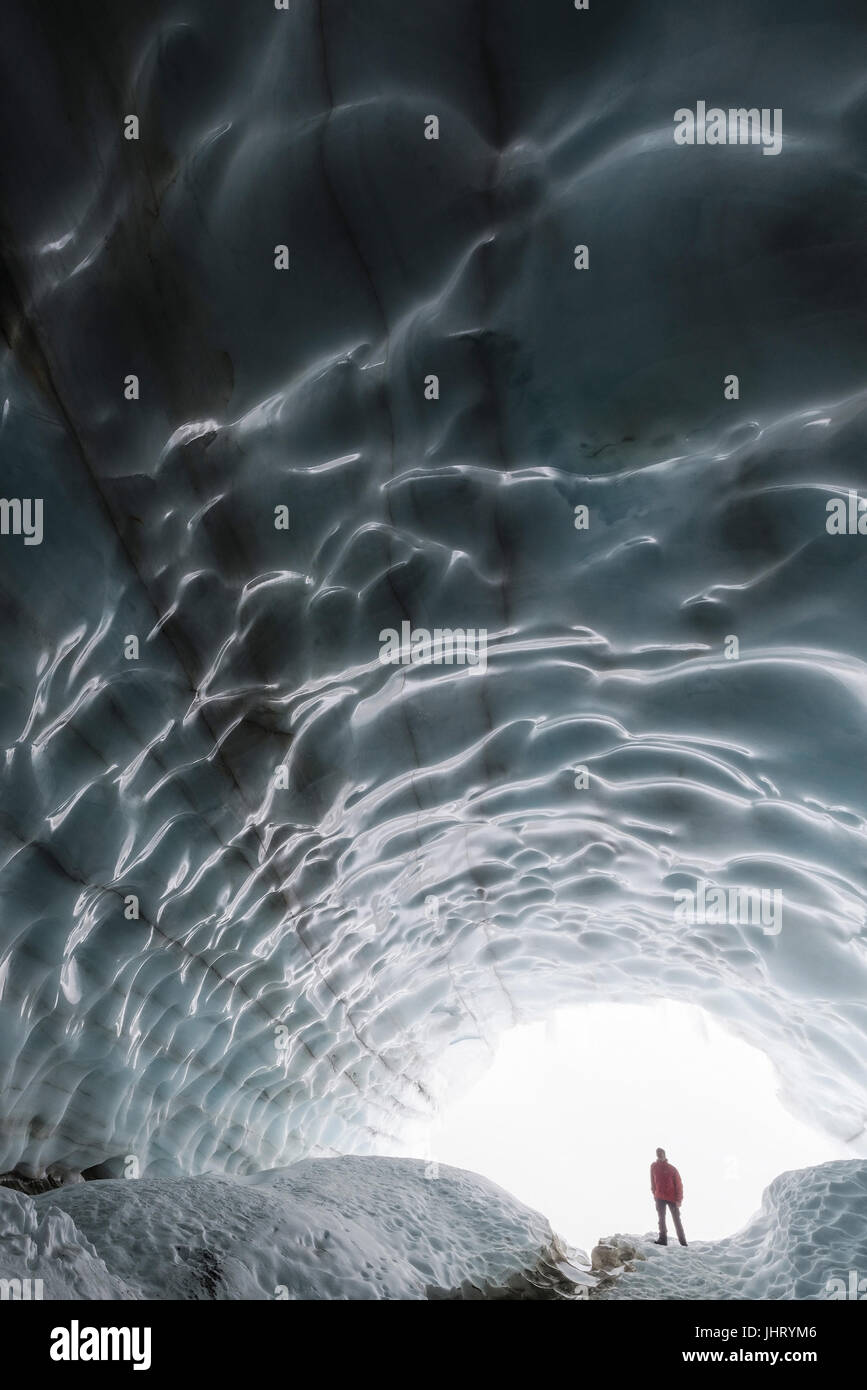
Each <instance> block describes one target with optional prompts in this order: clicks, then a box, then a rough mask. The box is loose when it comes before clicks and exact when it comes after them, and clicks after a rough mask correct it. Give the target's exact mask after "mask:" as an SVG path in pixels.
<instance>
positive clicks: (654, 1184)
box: [650, 1158, 683, 1202]
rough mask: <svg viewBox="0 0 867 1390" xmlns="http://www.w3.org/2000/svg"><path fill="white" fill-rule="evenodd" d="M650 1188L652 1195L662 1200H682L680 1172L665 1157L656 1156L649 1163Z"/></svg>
mask: <svg viewBox="0 0 867 1390" xmlns="http://www.w3.org/2000/svg"><path fill="white" fill-rule="evenodd" d="M650 1188H651V1191H652V1192H653V1195H654V1197H656V1198H657V1199H658V1200H660V1201H663V1202H682V1201H683V1183H682V1182H681V1180H680V1173H679V1172H678V1171H677V1169H676V1168H675V1166H674V1164H673V1163H669V1162H668V1159H666V1158H658V1159H657V1160H656V1162H655V1163H651V1165H650Z"/></svg>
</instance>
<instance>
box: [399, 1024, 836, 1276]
mask: <svg viewBox="0 0 867 1390" xmlns="http://www.w3.org/2000/svg"><path fill="white" fill-rule="evenodd" d="M657 1145H659V1146H661V1147H662V1148H664V1149H665V1150H666V1152H667V1155H668V1158H669V1159H670V1161H671V1162H672V1163H674V1164H675V1166H676V1167H677V1168H678V1169H679V1170H680V1173H681V1177H682V1178H683V1185H684V1199H683V1208H682V1216H683V1222H684V1227H685V1230H686V1236H687V1239H688V1240H689V1239H694V1240H718V1239H719V1238H720V1237H722V1236H726V1235H732V1234H734V1232H735V1231H737V1230H739V1229H740V1227H741V1226H743V1225H744V1223H745V1222H746V1221H747V1220H748V1219H749V1217H750V1216H751V1215H752V1214H753V1212H755V1211H756V1210H757V1209H758V1207H759V1205H760V1203H761V1195H762V1192H763V1190H764V1188H765V1187H766V1186H767V1185H768V1183H769V1182H770V1181H771V1180H772V1179H773V1178H775V1177H776V1176H777V1175H778V1174H779V1173H782V1172H785V1171H786V1170H787V1169H790V1168H805V1167H809V1166H812V1165H813V1164H817V1163H826V1162H828V1161H829V1160H831V1159H837V1158H851V1156H852V1155H851V1153H849V1152H848V1151H847V1150H846V1148H845V1147H844V1146H843V1145H842V1144H840V1143H836V1142H835V1141H834V1140H833V1139H830V1138H826V1137H825V1136H823V1135H822V1134H820V1133H818V1132H816V1131H814V1130H812V1129H810V1128H809V1127H808V1126H807V1125H805V1124H803V1123H801V1122H799V1121H798V1120H796V1119H795V1118H794V1117H793V1116H792V1115H791V1114H790V1113H789V1112H788V1111H787V1110H785V1109H784V1108H783V1106H782V1104H781V1102H780V1100H779V1099H778V1097H777V1081H776V1076H775V1072H774V1068H773V1066H772V1064H771V1062H770V1061H769V1059H768V1058H767V1057H766V1056H765V1055H764V1053H761V1052H759V1051H757V1050H756V1049H755V1048H753V1047H750V1046H749V1045H748V1044H746V1043H744V1042H741V1041H740V1040H739V1039H737V1038H735V1037H733V1036H732V1035H731V1034H730V1033H727V1032H726V1031H725V1030H724V1029H723V1028H721V1027H720V1026H719V1025H718V1024H717V1023H716V1022H715V1021H714V1020H713V1019H711V1018H710V1016H709V1015H708V1014H706V1013H705V1012H704V1010H702V1009H700V1008H697V1007H693V1006H690V1005H687V1004H675V1003H671V1002H667V1001H666V1002H658V1003H653V1004H649V1005H634V1006H633V1005H626V1004H594V1005H588V1006H585V1007H582V1008H575V1009H565V1010H562V1011H560V1012H559V1013H557V1014H556V1015H555V1017H554V1018H553V1019H552V1020H551V1021H550V1022H548V1023H538V1024H529V1025H527V1026H525V1027H520V1028H514V1029H512V1030H511V1031H510V1032H508V1033H506V1034H504V1036H503V1038H502V1040H501V1044H500V1047H499V1049H498V1052H497V1055H496V1058H495V1060H494V1062H493V1064H492V1066H491V1067H490V1068H489V1070H488V1071H487V1072H485V1074H484V1075H483V1076H482V1077H481V1078H480V1079H479V1080H478V1081H477V1082H476V1083H475V1084H474V1085H472V1086H471V1088H470V1089H469V1090H468V1091H467V1092H466V1093H465V1094H464V1095H463V1096H462V1097H460V1099H457V1100H455V1101H454V1102H446V1105H445V1106H444V1107H443V1111H442V1113H441V1114H440V1115H439V1117H438V1119H437V1121H436V1122H435V1124H434V1126H433V1128H432V1131H431V1136H430V1145H429V1148H428V1149H427V1151H426V1152H424V1153H421V1152H419V1156H422V1157H431V1158H433V1159H436V1160H438V1161H439V1162H440V1163H450V1164H452V1165H454V1166H455V1167H457V1168H469V1169H472V1170H473V1171H475V1172H477V1173H483V1174H484V1175H485V1176H486V1177H488V1178H491V1179H492V1180H493V1181H494V1182H496V1183H499V1185H500V1186H501V1187H505V1188H506V1189H507V1190H508V1191H509V1192H511V1193H513V1194H514V1196H516V1197H518V1198H520V1200H521V1201H523V1202H525V1203H526V1204H527V1205H528V1206H531V1207H535V1208H536V1209H537V1210H538V1211H541V1212H542V1213H544V1215H545V1216H547V1217H548V1219H549V1220H550V1222H551V1225H552V1226H553V1228H554V1230H555V1231H557V1232H558V1233H559V1234H560V1235H562V1236H565V1237H566V1239H567V1240H569V1241H571V1242H572V1243H574V1244H576V1245H579V1246H582V1247H584V1248H585V1249H588V1250H589V1249H590V1247H591V1246H592V1245H594V1244H595V1243H596V1241H597V1240H598V1239H599V1237H600V1236H607V1235H613V1234H614V1233H615V1232H624V1233H626V1232H629V1233H632V1234H636V1235H642V1234H644V1233H649V1232H651V1231H653V1232H654V1233H655V1227H656V1213H655V1209H654V1206H653V1200H652V1198H651V1195H650V1178H649V1169H650V1164H651V1162H652V1161H653V1158H654V1156H655V1153H654V1151H655V1149H656V1147H657ZM670 1226H671V1222H670V1220H669V1228H670ZM669 1239H670V1241H675V1240H676V1237H674V1235H673V1232H672V1231H671V1230H670V1229H669Z"/></svg>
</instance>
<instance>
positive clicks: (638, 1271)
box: [593, 1160, 867, 1299]
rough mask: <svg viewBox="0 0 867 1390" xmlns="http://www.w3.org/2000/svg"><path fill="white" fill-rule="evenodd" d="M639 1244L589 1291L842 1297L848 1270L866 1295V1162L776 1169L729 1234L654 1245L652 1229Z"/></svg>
mask: <svg viewBox="0 0 867 1390" xmlns="http://www.w3.org/2000/svg"><path fill="white" fill-rule="evenodd" d="M687 1234H689V1232H688V1230H687ZM669 1240H671V1235H669ZM640 1250H641V1253H642V1254H643V1255H644V1256H645V1260H644V1261H636V1262H635V1265H634V1269H633V1271H632V1272H631V1273H629V1274H626V1275H624V1276H623V1277H622V1278H621V1279H619V1280H617V1281H616V1282H615V1283H614V1284H612V1286H611V1287H610V1288H608V1289H600V1290H599V1291H598V1292H597V1291H594V1294H593V1297H594V1298H605V1299H624V1298H630V1299H631V1298H651V1299H705V1298H713V1299H719V1298H726V1299H728V1298H749V1299H791V1298H794V1299H805V1298H810V1299H828V1298H836V1297H841V1296H843V1297H848V1296H849V1292H848V1291H849V1289H850V1287H852V1286H853V1284H852V1280H851V1275H852V1273H853V1272H854V1273H855V1275H856V1278H855V1281H854V1284H855V1285H857V1283H858V1281H859V1280H863V1281H864V1282H863V1287H862V1288H861V1290H860V1296H863V1297H865V1298H867V1163H864V1162H863V1161H858V1160H853V1161H850V1162H844V1163H823V1164H821V1165H820V1166H819V1167H817V1168H802V1169H799V1170H797V1171H795V1172H791V1173H782V1174H781V1175H780V1176H779V1177H778V1178H775V1179H774V1181H773V1182H772V1183H771V1185H770V1187H768V1188H767V1190H766V1191H765V1193H764V1196H763V1198H762V1206H761V1209H760V1210H759V1211H758V1212H757V1213H756V1214H755V1216H754V1217H753V1218H752V1220H751V1221H748V1222H747V1224H746V1226H744V1228H743V1230H741V1231H738V1232H737V1233H736V1234H735V1235H733V1236H728V1237H727V1238H726V1239H725V1240H719V1241H695V1242H693V1243H691V1244H690V1245H689V1246H688V1248H687V1249H685V1250H683V1249H681V1247H680V1246H679V1245H677V1243H676V1242H675V1243H674V1244H669V1245H667V1246H664V1247H660V1246H657V1245H654V1244H653V1243H652V1237H650V1238H649V1239H648V1240H645V1241H642V1242H641V1243H640ZM835 1281H836V1282H835ZM840 1281H842V1285H841V1282H840ZM841 1287H842V1288H843V1289H845V1290H846V1292H845V1293H842V1294H841Z"/></svg>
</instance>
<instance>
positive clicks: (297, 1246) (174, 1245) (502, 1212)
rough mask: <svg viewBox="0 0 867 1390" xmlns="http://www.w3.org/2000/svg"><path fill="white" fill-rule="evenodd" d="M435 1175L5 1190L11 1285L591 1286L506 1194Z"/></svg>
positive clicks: (3, 1223) (403, 1169) (537, 1289)
mask: <svg viewBox="0 0 867 1390" xmlns="http://www.w3.org/2000/svg"><path fill="white" fill-rule="evenodd" d="M429 1173H430V1170H429V1169H427V1168H426V1165H425V1164H424V1163H422V1162H420V1161H418V1160H413V1159H392V1158H359V1157H346V1158H333V1159H308V1160H304V1161H302V1162H300V1163H296V1164H294V1165H293V1166H292V1167H289V1168H283V1169H274V1170H272V1171H270V1172H266V1173H259V1174H256V1175H255V1176H253V1177H247V1178H240V1179H238V1178H227V1177H224V1176H205V1177H199V1178H159V1179H147V1178H143V1179H140V1180H137V1181H125V1180H123V1179H114V1180H108V1181H103V1182H88V1183H80V1184H78V1185H74V1186H69V1187H63V1188H58V1189H56V1190H55V1191H53V1192H47V1193H44V1194H41V1195H39V1196H36V1197H28V1196H26V1195H25V1194H23V1193H20V1192H12V1191H9V1190H6V1189H0V1233H2V1234H4V1235H5V1236H6V1237H7V1240H8V1243H7V1245H6V1255H5V1261H6V1264H7V1266H9V1268H7V1269H5V1270H4V1271H2V1272H3V1273H5V1274H6V1276H7V1277H18V1278H27V1277H29V1278H31V1279H33V1278H42V1279H44V1281H45V1297H46V1298H94V1299H111V1298H141V1299H184V1300H186V1299H191V1300H202V1299H280V1298H288V1299H425V1298H433V1299H435V1298H457V1299H461V1298H466V1299H473V1298H545V1297H549V1298H557V1297H562V1296H565V1295H566V1293H567V1291H568V1290H570V1289H571V1288H572V1287H573V1285H574V1284H575V1283H576V1282H579V1281H580V1280H581V1279H582V1277H588V1276H585V1275H584V1274H583V1271H582V1270H581V1269H576V1268H574V1267H573V1268H571V1269H570V1267H569V1266H568V1265H567V1263H566V1255H567V1250H566V1247H565V1246H564V1245H563V1244H562V1243H561V1242H560V1241H559V1240H558V1239H557V1237H556V1236H555V1235H554V1233H553V1231H552V1230H551V1227H550V1225H549V1224H548V1222H547V1221H546V1220H545V1218H544V1217H543V1216H540V1215H539V1213H538V1212H535V1211H531V1210H530V1209H529V1208H528V1207H525V1206H523V1205H522V1204H521V1203H520V1202H518V1201H517V1200H516V1199H515V1198H514V1197H511V1196H510V1195H509V1194H508V1193H507V1192H504V1191H503V1189H502V1188H499V1187H497V1186H496V1185H495V1184H494V1183H492V1182H489V1181H488V1180H487V1179H485V1178H482V1177H479V1176H477V1175H476V1174H474V1173H467V1172H462V1171H461V1170H459V1169H456V1168H448V1167H440V1168H439V1169H438V1171H437V1172H436V1175H435V1176H429V1175H428V1174H429ZM10 1251H11V1255H10V1253H9V1252H10ZM13 1266H14V1267H13Z"/></svg>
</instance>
